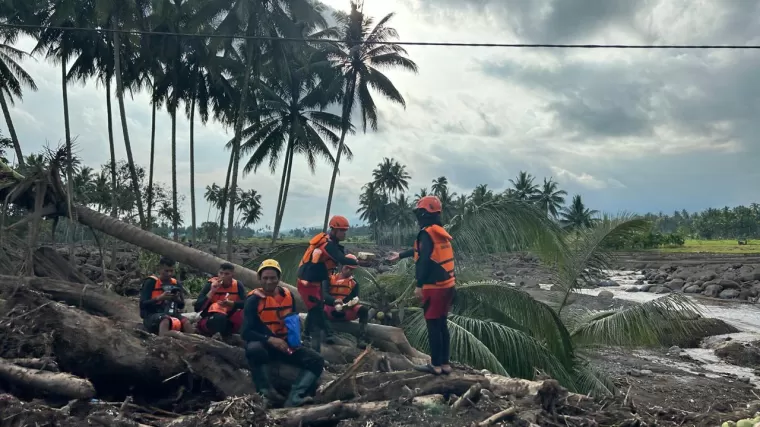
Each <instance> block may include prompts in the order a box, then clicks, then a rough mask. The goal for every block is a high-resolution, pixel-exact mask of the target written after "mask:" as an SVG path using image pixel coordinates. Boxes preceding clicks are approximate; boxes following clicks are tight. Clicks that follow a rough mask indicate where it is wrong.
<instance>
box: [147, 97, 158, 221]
mask: <svg viewBox="0 0 760 427" xmlns="http://www.w3.org/2000/svg"><path fill="white" fill-rule="evenodd" d="M153 92H155V88H154V89H153ZM153 95H154V96H155V93H154V94H153ZM150 105H151V116H150V170H149V171H148V208H147V210H148V215H147V216H148V227H147V228H146V230H150V229H152V228H153V217H152V216H151V215H152V213H153V165H154V160H155V159H156V102H155V101H154V100H153V99H151V101H150Z"/></svg>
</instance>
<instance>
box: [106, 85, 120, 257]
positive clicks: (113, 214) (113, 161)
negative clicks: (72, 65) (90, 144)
mask: <svg viewBox="0 0 760 427" xmlns="http://www.w3.org/2000/svg"><path fill="white" fill-rule="evenodd" d="M112 114H113V113H112V110H111V78H110V77H106V115H107V116H108V117H107V118H106V120H107V123H108V149H109V151H110V152H111V217H113V218H117V217H118V216H119V207H118V201H117V199H116V195H117V194H118V192H117V191H116V144H115V143H114V140H113V119H112ZM115 267H116V242H115V241H112V242H111V265H110V266H109V268H110V269H111V270H113V269H115Z"/></svg>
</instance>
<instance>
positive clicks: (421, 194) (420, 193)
mask: <svg viewBox="0 0 760 427" xmlns="http://www.w3.org/2000/svg"><path fill="white" fill-rule="evenodd" d="M428 194H430V192H429V191H428V189H427V187H423V188H420V191H418V192H417V193H416V194H415V195H414V202H415V203H417V201H418V200H420V199H421V198H423V197H425V196H427V195H428Z"/></svg>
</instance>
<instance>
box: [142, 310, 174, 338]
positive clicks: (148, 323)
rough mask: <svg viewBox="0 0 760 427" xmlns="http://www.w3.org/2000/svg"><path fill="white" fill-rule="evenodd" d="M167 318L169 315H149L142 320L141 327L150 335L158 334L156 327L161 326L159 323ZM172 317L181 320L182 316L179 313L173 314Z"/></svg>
mask: <svg viewBox="0 0 760 427" xmlns="http://www.w3.org/2000/svg"><path fill="white" fill-rule="evenodd" d="M168 316H169V315H168V314H166V313H153V314H149V315H147V316H145V318H144V319H143V327H145V330H146V331H148V332H150V333H151V334H158V327H159V326H160V325H161V321H162V320H164V318H166V317H168ZM172 317H176V318H177V319H179V320H182V315H181V314H179V313H177V314H175V315H174V316H172Z"/></svg>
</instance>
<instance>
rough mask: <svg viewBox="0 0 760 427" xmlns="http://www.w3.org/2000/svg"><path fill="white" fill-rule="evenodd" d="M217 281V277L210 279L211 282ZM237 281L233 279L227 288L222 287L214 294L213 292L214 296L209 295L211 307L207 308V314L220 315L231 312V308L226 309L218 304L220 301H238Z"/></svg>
mask: <svg viewBox="0 0 760 427" xmlns="http://www.w3.org/2000/svg"><path fill="white" fill-rule="evenodd" d="M214 279H217V277H213V278H211V280H214ZM238 292H239V291H238V281H237V280H235V279H232V284H231V285H230V286H229V287H228V288H225V287H222V286H220V287H219V288H218V289H217V290H216V292H214V295H211V298H210V299H211V305H210V306H209V307H208V310H206V311H208V312H209V313H221V314H228V313H229V312H230V311H232V308H231V307H230V308H227V307H225V306H223V305H221V304H220V302H221V301H232V302H237V301H240V294H239V293H238Z"/></svg>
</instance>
